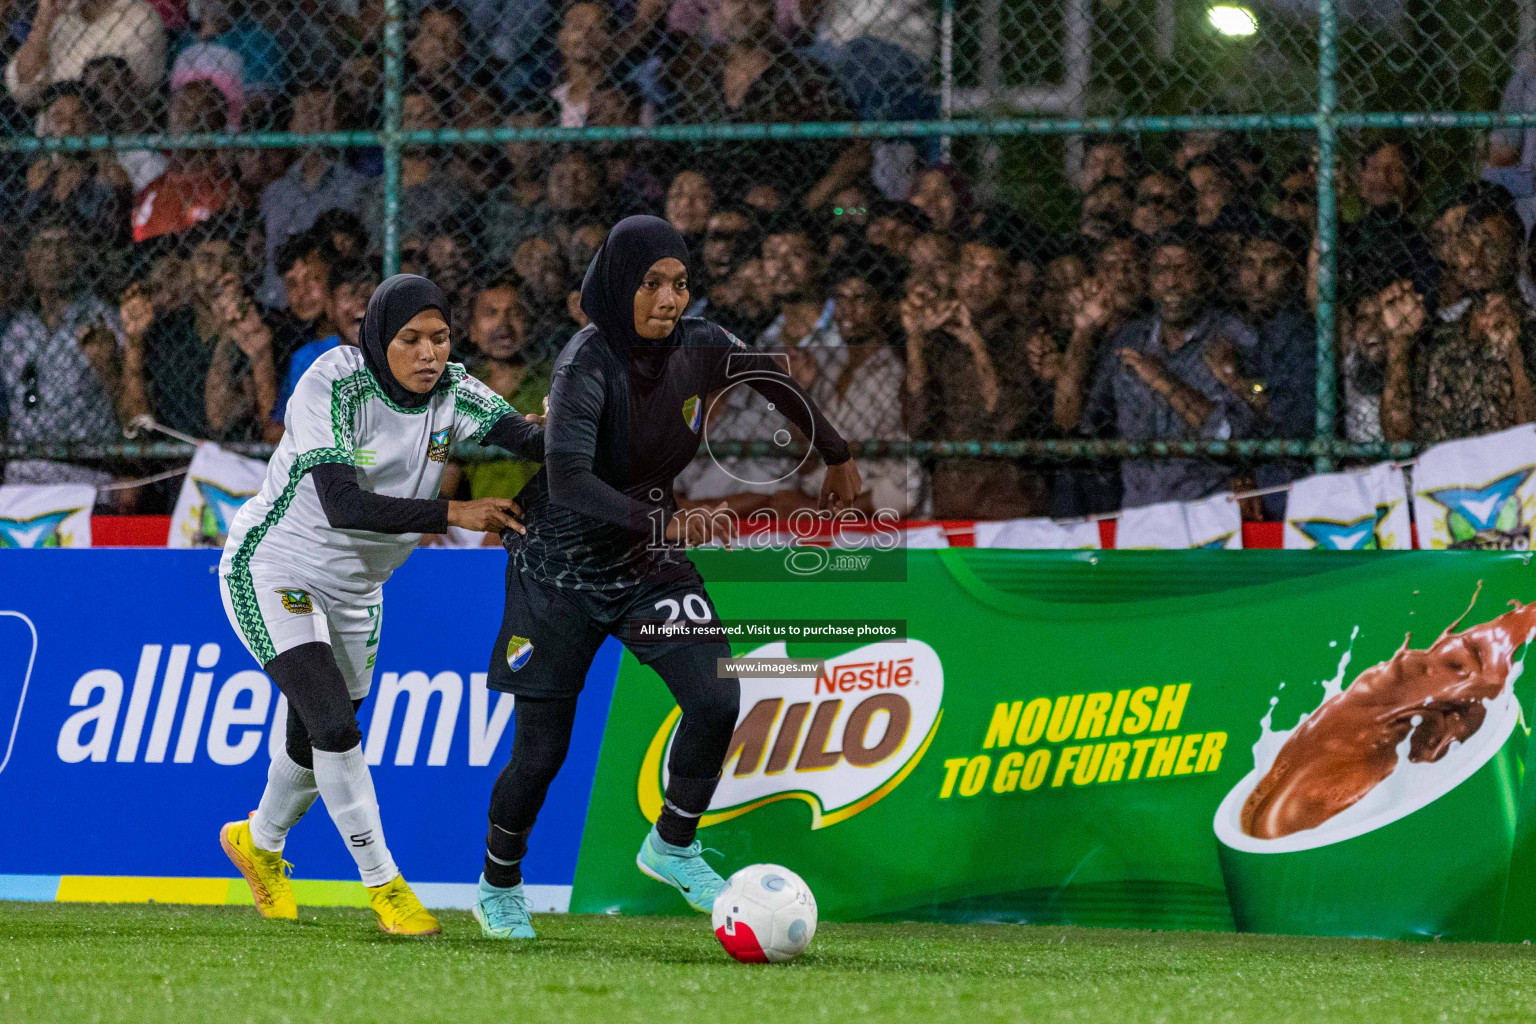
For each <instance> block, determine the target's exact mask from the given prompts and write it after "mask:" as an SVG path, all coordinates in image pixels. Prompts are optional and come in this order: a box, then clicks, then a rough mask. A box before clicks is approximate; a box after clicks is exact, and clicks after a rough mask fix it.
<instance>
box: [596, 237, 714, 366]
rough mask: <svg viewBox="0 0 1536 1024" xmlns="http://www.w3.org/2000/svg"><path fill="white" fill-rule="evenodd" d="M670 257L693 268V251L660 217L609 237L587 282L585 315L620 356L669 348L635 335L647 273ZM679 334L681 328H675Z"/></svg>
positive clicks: (598, 254)
mask: <svg viewBox="0 0 1536 1024" xmlns="http://www.w3.org/2000/svg"><path fill="white" fill-rule="evenodd" d="M668 256H671V257H673V258H674V259H677V260H679V261H681V262H682V264H683V266H684V268H686V267H687V266H688V246H687V244H686V243H684V242H683V236H682V235H680V234H678V233H677V229H676V228H674V227H673V226H672V225H671V224H668V223H667V222H666V221H664V220H662V219H661V218H660V217H647V216H640V217H625V218H624V219H623V220H621V221H619V222H618V224H616V225H614V228H613V230H612V231H610V232H609V233H608V239H607V241H605V242H604V243H603V247H602V248H601V249H599V250H597V255H596V256H594V257H593V258H592V265H591V266H589V267H588V268H587V276H586V278H585V279H584V280H583V281H582V282H581V311H582V312H583V313H585V314H587V319H589V320H591V321H592V322H593V323H594V324H596V325H597V329H598V330H599V331H601V332H602V334H603V338H604V339H605V340H607V342H608V344H610V345H612V346H614V348H616V349H618V350H619V351H620V352H626V351H628V350H629V349H631V348H646V347H655V346H659V345H664V344H666V342H665V341H664V340H657V339H651V338H642V337H641V336H640V335H639V334H638V333H637V332H636V331H635V292H636V291H638V290H639V288H640V282H641V281H643V280H645V272H646V271H647V270H650V269H651V267H653V266H655V264H656V261H657V260H664V259H666V258H667V257H668ZM673 333H674V334H676V328H673Z"/></svg>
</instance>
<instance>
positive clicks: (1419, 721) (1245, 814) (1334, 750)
mask: <svg viewBox="0 0 1536 1024" xmlns="http://www.w3.org/2000/svg"><path fill="white" fill-rule="evenodd" d="M1478 589H1479V590H1481V589H1482V585H1481V583H1479V585H1478ZM1472 599H1473V602H1474V603H1476V600H1477V595H1476V594H1475V593H1474V594H1473V598H1472ZM1510 605H1511V606H1512V609H1513V610H1512V611H1508V612H1505V613H1504V614H1503V615H1500V616H1499V617H1498V618H1496V619H1494V620H1493V621H1491V622H1485V623H1483V624H1482V625H1480V626H1473V627H1472V628H1470V629H1468V630H1465V631H1464V632H1461V633H1456V632H1453V630H1455V628H1456V627H1457V626H1459V625H1460V624H1461V622H1462V620H1463V619H1465V618H1466V617H1467V614H1468V613H1469V612H1471V610H1472V609H1471V607H1470V606H1469V607H1468V608H1467V611H1466V612H1463V613H1462V614H1461V617H1460V618H1458V619H1457V620H1456V621H1455V622H1452V623H1451V624H1450V625H1449V626H1447V627H1446V628H1445V631H1444V632H1442V633H1441V634H1440V637H1439V639H1437V640H1436V641H1435V642H1434V643H1433V644H1432V645H1431V646H1430V647H1429V649H1428V650H1422V651H1416V650H1410V649H1409V647H1408V644H1409V642H1410V641H1411V640H1412V638H1413V634H1411V633H1410V634H1408V636H1406V637H1404V638H1403V645H1402V646H1401V647H1400V648H1398V650H1397V653H1396V654H1394V655H1392V657H1391V658H1390V659H1389V660H1387V661H1385V662H1382V663H1380V664H1377V665H1372V666H1371V667H1370V668H1368V669H1366V670H1365V671H1364V672H1361V673H1360V674H1359V675H1358V676H1357V677H1355V681H1354V682H1353V683H1352V684H1351V685H1350V686H1349V687H1348V688H1346V689H1345V690H1344V692H1342V693H1340V694H1338V695H1337V696H1334V697H1331V698H1329V699H1328V700H1326V701H1324V702H1323V704H1322V705H1321V706H1320V707H1319V708H1318V709H1317V710H1316V711H1314V712H1313V713H1312V714H1311V715H1310V716H1309V717H1308V718H1307V719H1306V720H1305V721H1303V722H1302V723H1301V724H1300V725H1298V726H1297V727H1296V730H1295V731H1294V732H1293V733H1291V735H1290V737H1289V738H1288V739H1287V740H1286V741H1285V745H1284V746H1282V747H1281V748H1280V751H1279V753H1278V754H1277V755H1276V756H1275V761H1274V764H1273V765H1271V766H1270V769H1269V771H1268V772H1267V773H1266V774H1265V776H1264V778H1263V779H1261V780H1260V781H1259V784H1258V785H1257V786H1255V787H1254V790H1253V792H1252V793H1250V794H1249V795H1248V799H1247V800H1246V801H1244V802H1243V810H1242V819H1241V820H1242V828H1243V831H1244V832H1246V833H1247V834H1248V835H1250V836H1253V837H1255V838H1257V839H1279V838H1281V837H1283V836H1288V835H1291V834H1292V833H1295V832H1301V831H1303V830H1305V829H1310V828H1316V827H1317V826H1319V825H1321V824H1322V823H1323V822H1325V821H1327V820H1328V819H1330V818H1332V817H1333V816H1334V815H1336V814H1338V813H1339V812H1340V811H1343V810H1345V809H1346V808H1348V807H1351V806H1353V805H1354V804H1355V803H1356V802H1357V801H1359V800H1360V799H1361V798H1362V797H1364V796H1365V795H1366V794H1368V793H1369V792H1370V791H1371V790H1372V789H1374V788H1375V787H1376V785H1377V784H1378V783H1380V782H1381V781H1382V780H1383V779H1385V778H1387V776H1389V775H1391V774H1392V772H1393V770H1394V769H1395V768H1396V767H1397V764H1398V750H1399V748H1400V747H1401V746H1402V744H1403V741H1404V740H1408V741H1409V742H1408V750H1407V755H1408V760H1410V761H1413V762H1417V763H1428V762H1435V761H1439V760H1440V759H1441V758H1442V757H1444V756H1445V754H1446V752H1447V751H1449V750H1450V749H1451V745H1452V744H1453V743H1458V742H1465V741H1466V740H1467V738H1468V737H1470V736H1471V735H1472V734H1473V733H1475V732H1477V730H1478V728H1479V727H1481V726H1482V724H1483V719H1484V717H1485V716H1486V715H1487V706H1486V704H1485V702H1487V701H1492V700H1493V699H1495V698H1497V697H1498V696H1499V695H1500V694H1501V693H1502V692H1503V691H1504V687H1505V685H1506V684H1507V683H1508V681H1509V678H1510V670H1511V668H1512V667H1513V665H1514V655H1515V652H1516V651H1517V650H1519V649H1520V648H1522V647H1523V646H1524V645H1525V644H1526V643H1527V642H1528V640H1529V639H1530V637H1531V635H1532V633H1533V631H1536V605H1522V604H1520V603H1519V602H1518V601H1511V602H1510ZM1410 734H1411V739H1410Z"/></svg>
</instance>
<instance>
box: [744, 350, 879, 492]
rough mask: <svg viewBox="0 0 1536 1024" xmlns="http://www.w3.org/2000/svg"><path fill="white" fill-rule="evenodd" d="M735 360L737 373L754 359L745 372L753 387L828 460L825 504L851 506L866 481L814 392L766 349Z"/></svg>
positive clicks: (823, 487) (823, 459)
mask: <svg viewBox="0 0 1536 1024" xmlns="http://www.w3.org/2000/svg"><path fill="white" fill-rule="evenodd" d="M732 360H733V368H732V373H733V374H737V375H740V374H741V370H740V369H739V368H740V367H742V366H743V364H744V361H747V360H750V367H749V368H748V369H747V370H746V372H745V376H746V380H747V383H749V384H750V385H751V387H752V390H754V391H756V392H757V393H758V394H760V395H762V396H763V397H764V398H766V399H767V400H768V401H770V402H772V403H773V405H774V408H776V409H778V410H779V411H780V412H782V413H783V414H784V416H785V417H786V418H787V419H788V420H789V421H790V422H791V423H793V424H794V425H795V426H796V427H797V428H799V430H800V433H802V434H804V435H805V436H806V437H808V438H810V441H811V445H812V447H814V448H815V449H816V451H817V453H818V454H820V455H821V458H822V461H824V462H825V463H826V464H827V473H826V476H825V477H824V478H823V479H822V483H821V502H820V504H821V508H822V509H824V510H830V511H833V512H836V511H839V510H841V509H843V508H847V507H849V506H851V505H852V504H853V503H854V500H855V499H857V498H858V496H859V494H860V492H861V491H862V489H863V486H864V482H863V480H862V479H861V478H860V476H859V469H858V467H857V466H856V465H854V462H853V455H852V453H851V452H849V450H848V442H847V441H845V440H844V439H843V436H842V435H841V434H839V433H838V432H837V428H836V427H834V426H832V423H831V421H830V420H828V419H827V417H826V416H825V415H824V414H823V413H822V411H821V409H820V408H818V407H817V405H816V403H815V402H814V401H813V400H812V399H811V396H810V395H808V394H806V393H805V389H804V388H802V387H801V386H800V385H799V384H798V383H796V381H795V379H794V378H793V377H791V376H789V375H788V374H787V373H785V372H784V370H783V368H782V367H781V366H780V365H779V364H778V363H777V362H776V361H775V360H774V359H773V357H772V356H770V355H769V354H768V353H766V352H763V353H732Z"/></svg>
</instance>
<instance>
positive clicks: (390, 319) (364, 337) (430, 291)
mask: <svg viewBox="0 0 1536 1024" xmlns="http://www.w3.org/2000/svg"><path fill="white" fill-rule="evenodd" d="M424 309H435V310H437V311H438V312H439V313H441V314H443V322H444V323H448V299H447V297H446V296H444V295H443V292H442V289H441V288H439V287H438V286H437V285H435V284H433V283H432V282H431V281H428V280H427V279H426V278H424V277H419V276H417V275H416V274H396V275H395V276H394V277H392V278H390V279H389V280H388V281H385V282H384V283H383V284H381V285H379V286H378V287H377V288H375V289H374V291H373V295H372V296H370V297H369V299H368V311H367V312H366V313H364V314H363V326H362V328H361V330H359V331H358V339H357V340H358V341H359V342H360V343H361V344H362V349H363V363H364V364H365V365H366V366H367V367H368V372H369V373H371V374H373V378H374V380H376V381H378V382H379V387H381V388H383V389H384V394H385V396H386V397H388V398H389V400H390V401H391V402H393V403H395V404H396V405H399V406H404V407H405V408H407V409H419V408H421V407H422V406H424V405H426V404H427V403H428V402H429V401H431V400H432V396H433V394H435V393H436V392H438V391H440V390H442V389H443V388H444V387H446V386H449V385H448V374H446V373H444V374H443V376H442V377H441V378H439V379H438V382H437V387H435V388H433V389H432V390H431V391H428V392H426V393H424V394H419V393H417V392H415V391H412V390H411V389H410V388H408V387H406V386H405V385H404V384H401V383H400V382H399V381H398V380H396V379H395V375H394V373H392V372H391V371H390V369H389V355H388V352H389V343H390V342H391V341H394V340H395V335H397V334H399V333H400V328H402V327H404V326H405V325H406V324H408V323H410V322H411V320H412V318H413V317H415V316H416V314H417V313H420V312H421V311H422V310H424ZM450 326H452V325H451V324H450Z"/></svg>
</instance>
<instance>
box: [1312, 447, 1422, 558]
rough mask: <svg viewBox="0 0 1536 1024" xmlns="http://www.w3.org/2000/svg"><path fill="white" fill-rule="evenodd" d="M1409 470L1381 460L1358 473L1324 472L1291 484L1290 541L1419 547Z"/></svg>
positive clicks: (1326, 546)
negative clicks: (1406, 472) (1415, 539)
mask: <svg viewBox="0 0 1536 1024" xmlns="http://www.w3.org/2000/svg"><path fill="white" fill-rule="evenodd" d="M1411 530H1412V524H1411V523H1410V522H1409V519H1408V488H1407V485H1406V484H1405V483H1404V481H1403V471H1402V470H1401V469H1399V468H1398V467H1397V466H1396V465H1395V464H1393V463H1391V462H1379V463H1377V464H1376V465H1374V466H1372V467H1371V468H1370V469H1368V470H1365V471H1363V472H1358V473H1319V474H1317V475H1316V476H1309V477H1304V478H1303V479H1301V480H1297V481H1296V482H1295V483H1293V484H1292V485H1291V493H1290V496H1289V497H1288V498H1287V499H1286V505H1285V546H1286V547H1287V548H1293V549H1300V550H1307V549H1314V548H1315V549H1318V550H1321V551H1378V550H1379V551H1392V550H1397V551H1406V550H1408V549H1409V548H1412V547H1413V534H1412V532H1411Z"/></svg>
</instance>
